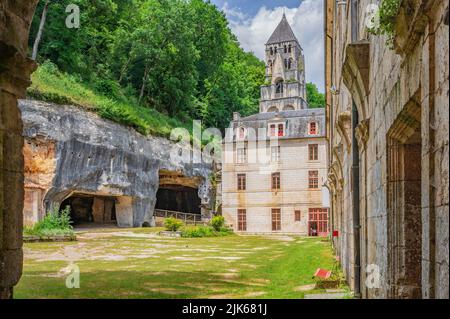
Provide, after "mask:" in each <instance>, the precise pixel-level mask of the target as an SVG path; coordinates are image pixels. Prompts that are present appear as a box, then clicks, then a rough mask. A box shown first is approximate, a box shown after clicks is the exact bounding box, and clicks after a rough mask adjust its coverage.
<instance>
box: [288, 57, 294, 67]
mask: <svg viewBox="0 0 450 319" xmlns="http://www.w3.org/2000/svg"><path fill="white" fill-rule="evenodd" d="M292 62H293V61H292V58H289V60H288V67H287V68H288V69H289V70H290V69H292Z"/></svg>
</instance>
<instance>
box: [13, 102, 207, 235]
mask: <svg viewBox="0 0 450 319" xmlns="http://www.w3.org/2000/svg"><path fill="white" fill-rule="evenodd" d="M19 107H20V109H21V111H22V119H23V124H24V136H25V150H27V151H26V152H24V153H25V188H26V189H27V187H28V188H33V189H36V188H39V189H42V196H41V197H42V199H41V202H42V206H43V209H42V210H43V211H45V210H48V209H51V208H52V207H59V205H60V204H61V203H62V201H63V200H64V199H66V198H67V197H69V196H70V195H71V194H74V193H82V194H91V195H99V196H109V197H111V196H112V197H115V198H116V201H117V204H116V210H117V222H118V225H119V226H122V227H140V226H142V225H143V224H144V223H145V224H150V225H154V218H153V211H154V207H155V204H156V193H157V191H158V188H159V184H160V183H159V178H160V175H161V172H164V176H166V177H167V175H168V174H169V175H170V174H173V175H174V176H177V179H176V180H178V181H180V180H181V181H183V180H184V181H187V182H188V183H189V184H190V185H188V186H190V187H192V186H196V188H197V189H198V193H199V197H200V199H201V203H202V216H203V217H207V215H208V213H209V209H208V208H209V207H210V204H212V200H211V199H210V195H211V193H212V189H211V185H210V181H209V176H210V174H211V171H212V166H211V165H209V164H191V163H183V162H182V161H181V160H179V159H173V158H171V156H170V154H171V152H172V151H173V150H174V149H175V150H177V149H176V147H177V146H176V145H175V144H174V143H172V142H170V141H169V140H167V139H164V138H160V137H145V136H143V135H141V134H139V133H137V132H135V131H134V130H133V129H130V128H127V127H124V126H121V125H119V124H117V123H114V122H111V121H108V120H104V119H101V118H99V117H98V116H97V115H96V114H93V113H90V112H86V111H83V110H81V109H79V108H77V107H73V106H60V105H54V104H49V103H44V102H38V101H30V100H22V101H20V102H19ZM43 145H44V146H46V147H43ZM49 148H50V149H51V150H53V151H52V152H43V151H42V149H49ZM43 153H45V154H43ZM49 157H50V158H49ZM39 163H47V165H44V166H45V167H44V168H42V167H41V168H40V169H39V166H40V164H39ZM48 163H54V164H52V165H50V164H48ZM36 167H37V169H36ZM180 176H182V177H183V178H181V179H180V178H179V177H180ZM166 177H165V178H166ZM49 180H50V182H48V181H49ZM175 183H176V181H175ZM25 206H27V203H25Z"/></svg>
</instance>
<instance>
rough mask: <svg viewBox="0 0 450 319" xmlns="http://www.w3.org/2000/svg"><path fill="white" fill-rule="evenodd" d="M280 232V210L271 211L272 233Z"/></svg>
mask: <svg viewBox="0 0 450 319" xmlns="http://www.w3.org/2000/svg"><path fill="white" fill-rule="evenodd" d="M278 230H281V210H280V209H279V208H273V209H272V231H278Z"/></svg>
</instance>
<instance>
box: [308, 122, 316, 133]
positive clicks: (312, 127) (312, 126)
mask: <svg viewBox="0 0 450 319" xmlns="http://www.w3.org/2000/svg"><path fill="white" fill-rule="evenodd" d="M316 134H317V123H316V122H311V123H309V135H316Z"/></svg>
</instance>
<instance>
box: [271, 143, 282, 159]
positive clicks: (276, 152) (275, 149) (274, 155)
mask: <svg viewBox="0 0 450 319" xmlns="http://www.w3.org/2000/svg"><path fill="white" fill-rule="evenodd" d="M280 152H281V146H272V147H271V148H270V159H271V161H272V162H274V163H277V162H279V161H280Z"/></svg>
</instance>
